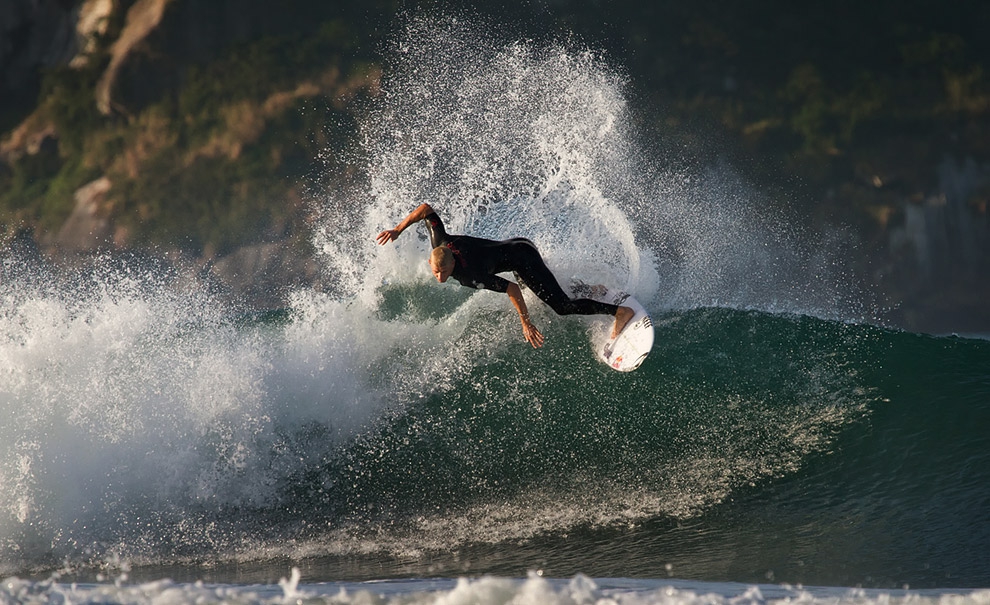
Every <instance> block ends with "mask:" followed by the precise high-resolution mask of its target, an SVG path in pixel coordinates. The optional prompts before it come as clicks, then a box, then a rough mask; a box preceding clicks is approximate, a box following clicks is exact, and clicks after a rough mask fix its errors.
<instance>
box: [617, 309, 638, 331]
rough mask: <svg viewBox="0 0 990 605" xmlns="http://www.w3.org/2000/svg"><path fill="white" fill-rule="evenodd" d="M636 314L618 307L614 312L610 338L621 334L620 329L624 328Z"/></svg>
mask: <svg viewBox="0 0 990 605" xmlns="http://www.w3.org/2000/svg"><path fill="white" fill-rule="evenodd" d="M635 314H636V312H635V311H633V310H632V309H630V308H629V307H619V310H618V311H616V312H615V324H614V325H613V326H612V338H615V337H616V336H618V335H619V333H620V332H622V329H623V328H625V327H626V324H627V323H629V320H630V319H632V318H633V315H635Z"/></svg>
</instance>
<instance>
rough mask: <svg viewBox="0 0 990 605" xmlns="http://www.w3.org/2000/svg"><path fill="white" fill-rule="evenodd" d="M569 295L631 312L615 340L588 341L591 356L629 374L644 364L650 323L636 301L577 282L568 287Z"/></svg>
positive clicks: (650, 339) (615, 291) (650, 336)
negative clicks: (592, 354)
mask: <svg viewBox="0 0 990 605" xmlns="http://www.w3.org/2000/svg"><path fill="white" fill-rule="evenodd" d="M571 293H572V294H573V295H574V296H577V297H582V298H591V299H594V300H597V301H600V302H607V303H609V304H613V305H619V306H622V307H629V308H631V309H632V310H633V311H635V315H633V317H632V319H630V320H629V323H627V324H626V327H625V328H623V329H622V331H621V332H619V334H618V335H617V336H616V337H615V338H608V339H606V340H605V342H604V343H601V342H599V341H597V340H593V341H592V346H593V347H594V349H595V355H596V357H598V359H599V360H600V361H601V362H602V363H604V364H605V365H607V366H608V367H610V368H612V369H613V370H616V371H619V372H632V371H633V370H635V369H636V368H638V367H639V366H640V365H642V363H643V362H644V361H646V356H647V355H649V354H650V351H651V350H652V349H653V338H654V334H653V320H652V319H651V318H650V314H649V313H647V312H646V309H645V308H644V307H643V305H642V304H640V302H639V301H638V300H636V299H635V298H633V297H632V296H631V295H630V294H628V293H627V292H623V291H622V290H618V289H612V288H608V287H606V286H591V285H588V284H585V283H583V282H580V281H575V282H573V283H572V284H571ZM611 330H612V328H611V324H610V325H609V327H608V332H609V333H611Z"/></svg>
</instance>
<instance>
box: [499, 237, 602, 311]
mask: <svg viewBox="0 0 990 605" xmlns="http://www.w3.org/2000/svg"><path fill="white" fill-rule="evenodd" d="M512 242H513V246H512V263H513V271H514V272H515V274H516V279H521V281H522V282H523V283H524V284H525V286H526V287H527V288H529V289H530V290H532V291H533V293H534V294H536V295H537V296H538V297H539V298H540V300H542V301H543V302H545V303H547V305H549V306H550V308H551V309H553V310H554V312H556V313H557V314H558V315H615V313H616V311H618V310H619V307H617V306H616V305H610V304H608V303H603V302H599V301H597V300H592V299H590V298H571V297H570V296H568V295H567V293H566V292H564V290H563V288H561V287H560V284H559V283H558V282H557V278H556V277H554V274H553V272H551V271H550V269H548V268H547V265H546V263H544V262H543V257H541V256H540V252H539V250H537V249H536V246H534V245H533V243H532V242H530V241H529V240H527V239H524V238H518V239H515V240H512Z"/></svg>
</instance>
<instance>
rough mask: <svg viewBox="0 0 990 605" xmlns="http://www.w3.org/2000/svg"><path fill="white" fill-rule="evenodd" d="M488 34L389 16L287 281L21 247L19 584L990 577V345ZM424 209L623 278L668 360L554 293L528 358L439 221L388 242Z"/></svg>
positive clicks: (0, 429) (681, 594) (189, 590)
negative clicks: (315, 276)
mask: <svg viewBox="0 0 990 605" xmlns="http://www.w3.org/2000/svg"><path fill="white" fill-rule="evenodd" d="M483 31H484V30H483V29H482V28H479V27H476V26H474V25H472V24H471V23H468V22H464V21H458V20H454V19H433V18H425V17H421V18H413V19H411V20H410V22H409V24H408V26H407V27H406V29H405V30H404V31H403V32H402V33H401V34H400V35H398V36H396V39H395V41H394V43H393V46H392V48H391V50H390V55H389V56H390V57H391V59H390V63H389V65H387V69H386V78H385V80H384V81H383V85H382V93H381V95H380V96H379V97H377V98H375V99H373V100H371V101H369V104H368V105H367V107H365V108H364V112H363V117H362V141H363V145H362V147H361V149H359V150H349V151H347V152H346V153H347V154H349V155H343V154H345V152H344V151H341V150H328V154H341V156H342V157H343V159H346V160H347V161H348V162H349V163H350V164H351V165H353V166H358V167H359V168H360V170H359V172H360V175H359V177H358V178H354V179H352V180H351V181H350V182H351V183H352V184H351V185H350V186H348V187H347V188H341V189H334V190H328V191H321V192H319V195H317V196H316V199H314V207H315V208H316V209H317V210H318V213H319V214H318V220H317V221H316V224H315V227H314V232H313V244H314V246H313V247H314V250H315V254H316V255H317V257H318V260H319V262H320V263H321V266H322V267H323V268H324V270H325V272H326V275H325V280H324V283H325V284H326V286H324V287H322V288H319V289H317V288H315V287H314V288H300V289H298V290H296V291H294V292H291V293H289V294H288V295H287V296H286V298H285V305H284V307H283V308H281V309H275V310H266V311H258V310H252V309H248V308H246V307H245V306H244V305H242V304H238V303H237V302H231V301H230V300H229V299H228V298H227V297H225V296H223V295H221V293H218V292H217V291H215V289H213V288H211V287H209V285H207V284H203V283H201V282H200V281H199V280H198V279H197V278H196V277H195V274H194V273H190V272H187V271H184V270H182V269H181V268H180V269H175V268H167V266H166V264H165V263H159V262H156V261H154V259H150V260H149V259H148V258H141V259H135V258H109V257H107V258H97V259H94V260H93V261H92V262H91V263H90V264H89V265H87V266H85V267H81V268H75V269H73V270H72V271H69V270H59V269H54V268H51V267H48V266H46V265H45V264H44V263H43V262H41V261H37V260H31V259H28V258H26V257H25V256H24V255H23V254H20V253H18V252H17V251H16V250H13V249H7V250H5V251H4V253H3V254H4V256H3V264H2V280H0V301H2V303H0V414H2V422H0V486H2V489H0V577H3V578H7V579H5V580H3V581H2V583H0V602H3V603H68V602H100V603H169V602H194V601H195V602H204V603H209V602H244V603H256V602H272V603H275V602H279V603H287V602H333V603H349V602H355V603H393V602H395V603H431V602H443V603H461V602H464V603H467V602H481V603H508V602H514V603H597V602H600V603H670V604H689V603H706V604H711V603H715V604H718V603H729V604H748V603H768V602H774V603H793V602H803V603H819V602H821V603H878V604H886V603H892V602H894V603H899V602H903V603H929V602H930V603H936V602H937V603H971V602H972V603H987V602H990V592H988V591H987V588H988V587H990V548H988V545H990V432H988V431H987V427H988V426H990V340H988V339H987V338H986V337H980V336H979V335H976V336H969V337H960V336H955V335H928V334H915V333H910V332H905V331H902V330H898V329H897V328H896V327H892V326H884V325H881V324H880V323H879V322H877V321H876V320H875V319H874V317H875V310H874V308H873V307H872V305H873V303H872V302H871V299H870V292H869V288H868V287H866V286H865V285H863V284H857V283H855V281H854V280H853V279H852V278H851V277H850V276H849V275H848V273H847V272H846V270H845V261H846V259H848V258H849V254H851V253H854V247H853V244H852V243H851V242H850V240H849V238H848V236H845V235H843V234H836V233H829V234H822V233H815V232H812V231H811V230H810V229H808V228H807V227H805V226H802V224H801V222H800V221H799V220H797V219H795V218H794V217H787V216H784V215H782V214H781V212H780V211H779V210H771V209H773V208H779V207H780V206H781V204H780V200H769V201H768V200H765V199H763V197H762V196H761V195H760V193H759V192H758V191H754V190H753V189H752V188H750V187H748V186H747V184H746V183H745V182H744V181H743V180H742V179H740V178H739V177H738V176H736V175H735V174H734V173H733V172H732V170H731V167H728V166H698V167H696V168H694V169H690V170H687V169H684V168H681V169H679V170H678V171H670V170H668V169H666V168H665V167H666V166H669V165H671V162H668V161H666V160H667V159H668V158H664V157H662V156H660V155H658V154H657V153H656V152H655V151H654V150H653V149H652V147H651V146H650V145H649V138H650V136H649V132H648V131H644V128H645V127H644V126H642V125H640V124H638V122H637V119H636V117H635V115H634V112H633V111H632V108H631V106H630V101H629V92H628V82H626V81H625V79H624V77H623V76H622V75H621V73H619V72H618V71H617V70H616V69H615V68H614V67H612V66H609V65H608V63H607V62H606V61H605V60H603V59H602V58H601V57H599V56H597V55H596V54H595V53H593V52H590V51H588V50H586V49H583V48H580V47H575V46H574V45H571V44H537V43H534V42H523V41H504V40H495V39H493V38H490V37H488V36H486V34H484V33H483ZM677 165H679V166H683V165H684V163H683V162H678V163H677ZM421 202H429V203H431V204H433V205H434V206H435V207H436V208H437V209H438V210H439V211H440V212H441V214H442V215H443V217H444V219H445V221H446V222H447V225H448V228H449V229H450V230H451V231H452V232H467V233H472V234H476V235H480V236H485V237H493V238H502V237H510V236H525V237H529V238H530V239H532V240H533V241H534V242H536V244H537V245H538V247H539V248H540V249H541V251H542V252H543V254H544V256H545V258H546V259H547V262H548V264H549V265H550V266H551V268H553V269H554V271H555V272H556V273H557V275H558V276H560V278H561V280H562V281H563V280H566V279H568V278H572V277H576V278H581V279H583V280H585V281H589V282H602V283H608V284H610V285H615V286H619V287H622V288H624V289H626V290H628V291H629V292H631V293H633V294H634V295H635V296H636V297H637V298H638V299H639V300H640V301H642V302H643V303H644V305H645V306H646V307H647V308H648V309H649V310H650V311H651V313H652V315H653V318H654V324H655V326H656V331H657V343H656V346H655V347H654V350H653V353H652V354H651V356H650V357H649V358H648V359H647V361H646V362H645V363H644V364H643V366H641V367H640V368H639V369H638V370H636V371H635V372H633V373H631V374H620V373H616V372H612V371H611V370H610V369H609V368H607V367H605V366H604V365H601V364H600V363H598V362H597V361H596V360H595V358H594V356H593V354H592V347H591V343H592V342H595V341H597V340H600V339H601V338H603V335H604V333H605V330H606V329H607V328H608V325H607V322H606V321H604V320H603V319H602V318H581V317H566V318H564V317H557V316H555V315H553V313H552V312H550V311H549V310H548V309H547V308H546V307H545V306H543V305H542V304H541V303H539V301H535V300H532V301H531V304H530V306H531V311H532V314H533V319H534V321H535V322H536V323H537V325H538V326H539V327H540V328H541V329H542V330H543V332H544V334H545V335H546V336H547V344H546V346H545V347H544V348H543V349H542V350H534V349H532V348H531V347H529V345H527V344H526V343H525V341H524V340H523V339H522V335H521V331H520V329H519V326H518V320H517V319H516V317H515V315H514V311H513V310H512V308H511V305H509V304H508V301H507V300H505V298H504V297H503V296H501V295H496V294H492V293H487V292H474V291H471V290H468V289H466V288H460V287H458V286H456V285H455V284H452V283H451V284H445V285H439V284H437V283H435V281H432V277H431V275H430V274H429V271H428V268H427V264H426V262H425V259H426V253H427V241H426V238H425V233H424V232H423V230H422V229H421V228H413V229H410V230H409V231H407V232H406V233H405V234H403V236H402V237H401V238H400V239H399V241H398V242H396V243H395V244H393V245H389V246H386V247H377V246H375V244H374V235H375V234H376V233H377V232H378V231H380V230H381V229H383V228H385V227H390V226H392V225H394V224H395V223H397V222H398V221H399V220H400V219H401V218H402V217H403V216H404V215H405V214H406V213H408V212H409V211H410V210H411V209H412V208H414V207H415V206H416V205H417V204H419V203H421ZM770 202H773V203H770ZM280 580H281V581H280Z"/></svg>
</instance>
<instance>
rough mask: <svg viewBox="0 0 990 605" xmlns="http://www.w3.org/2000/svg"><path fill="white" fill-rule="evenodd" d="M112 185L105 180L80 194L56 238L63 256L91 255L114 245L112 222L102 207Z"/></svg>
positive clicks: (76, 195) (81, 190) (89, 184)
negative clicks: (104, 214) (70, 254)
mask: <svg viewBox="0 0 990 605" xmlns="http://www.w3.org/2000/svg"><path fill="white" fill-rule="evenodd" d="M110 185H111V183H110V179H108V178H107V177H101V178H98V179H96V180H95V181H93V182H91V183H88V184H86V185H84V186H82V187H80V188H79V189H78V190H77V191H76V193H75V196H74V199H75V203H76V205H75V208H73V210H72V214H71V215H69V218H68V220H66V221H65V224H63V225H62V228H61V229H60V230H59V232H58V235H57V236H56V238H55V245H56V246H57V247H58V248H59V249H60V250H61V251H62V252H66V253H78V252H91V251H93V250H96V249H98V248H101V247H104V246H106V245H107V244H108V243H109V242H110V238H111V227H110V221H108V220H107V218H106V217H104V216H102V215H101V214H100V205H101V203H102V202H103V199H104V197H105V196H106V194H107V192H109V191H110Z"/></svg>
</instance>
